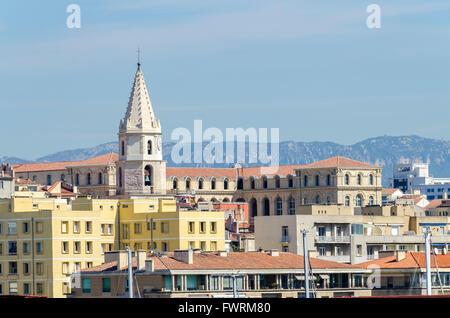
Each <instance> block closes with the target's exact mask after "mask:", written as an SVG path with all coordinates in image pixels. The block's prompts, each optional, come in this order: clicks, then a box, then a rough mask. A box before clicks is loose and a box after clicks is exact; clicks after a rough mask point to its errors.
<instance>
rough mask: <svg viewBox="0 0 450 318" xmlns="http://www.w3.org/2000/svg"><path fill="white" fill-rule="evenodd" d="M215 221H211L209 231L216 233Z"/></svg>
mask: <svg viewBox="0 0 450 318" xmlns="http://www.w3.org/2000/svg"><path fill="white" fill-rule="evenodd" d="M216 227H217V223H216V222H211V233H216V231H217V229H216Z"/></svg>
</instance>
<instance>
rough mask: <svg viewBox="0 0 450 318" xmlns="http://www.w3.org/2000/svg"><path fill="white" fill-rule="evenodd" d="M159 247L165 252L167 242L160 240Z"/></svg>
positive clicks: (167, 248)
mask: <svg viewBox="0 0 450 318" xmlns="http://www.w3.org/2000/svg"><path fill="white" fill-rule="evenodd" d="M161 249H162V250H163V252H167V251H168V250H169V247H168V243H167V242H162V243H161Z"/></svg>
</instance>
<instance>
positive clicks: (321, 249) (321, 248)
mask: <svg viewBox="0 0 450 318" xmlns="http://www.w3.org/2000/svg"><path fill="white" fill-rule="evenodd" d="M318 251H319V255H320V256H325V254H326V250H325V247H323V246H321V247H319V248H318Z"/></svg>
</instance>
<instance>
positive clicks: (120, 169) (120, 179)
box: [119, 167, 122, 187]
mask: <svg viewBox="0 0 450 318" xmlns="http://www.w3.org/2000/svg"><path fill="white" fill-rule="evenodd" d="M119 187H122V168H121V167H119Z"/></svg>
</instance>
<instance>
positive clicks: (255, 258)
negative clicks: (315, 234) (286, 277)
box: [82, 252, 360, 272]
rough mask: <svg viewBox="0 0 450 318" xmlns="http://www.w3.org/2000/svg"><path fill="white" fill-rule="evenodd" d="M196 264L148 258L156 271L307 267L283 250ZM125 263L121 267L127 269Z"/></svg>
mask: <svg viewBox="0 0 450 318" xmlns="http://www.w3.org/2000/svg"><path fill="white" fill-rule="evenodd" d="M193 255H194V260H193V264H187V263H185V262H182V261H179V260H176V259H175V258H174V257H173V253H169V254H168V255H163V256H154V255H151V254H149V255H147V259H153V260H154V261H155V263H154V264H155V270H195V269H200V270H214V269H218V270H219V269H222V270H227V269H229V270H232V269H303V256H301V255H297V254H292V253H285V252H279V256H271V255H269V253H267V252H247V253H242V252H241V253H235V252H229V253H227V256H226V257H223V256H219V255H218V254H217V252H203V253H194V254H193ZM309 262H310V266H311V268H312V269H313V270H314V269H340V268H342V269H345V268H347V269H358V268H360V267H357V266H355V265H349V264H344V263H337V262H331V261H325V260H320V259H317V258H310V259H309ZM133 266H136V258H133ZM115 267H117V262H111V263H108V264H102V265H99V266H95V267H91V268H86V269H83V270H82V272H100V271H106V270H108V271H109V270H117V268H115ZM126 269H128V266H124V267H123V268H121V269H120V270H126Z"/></svg>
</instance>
